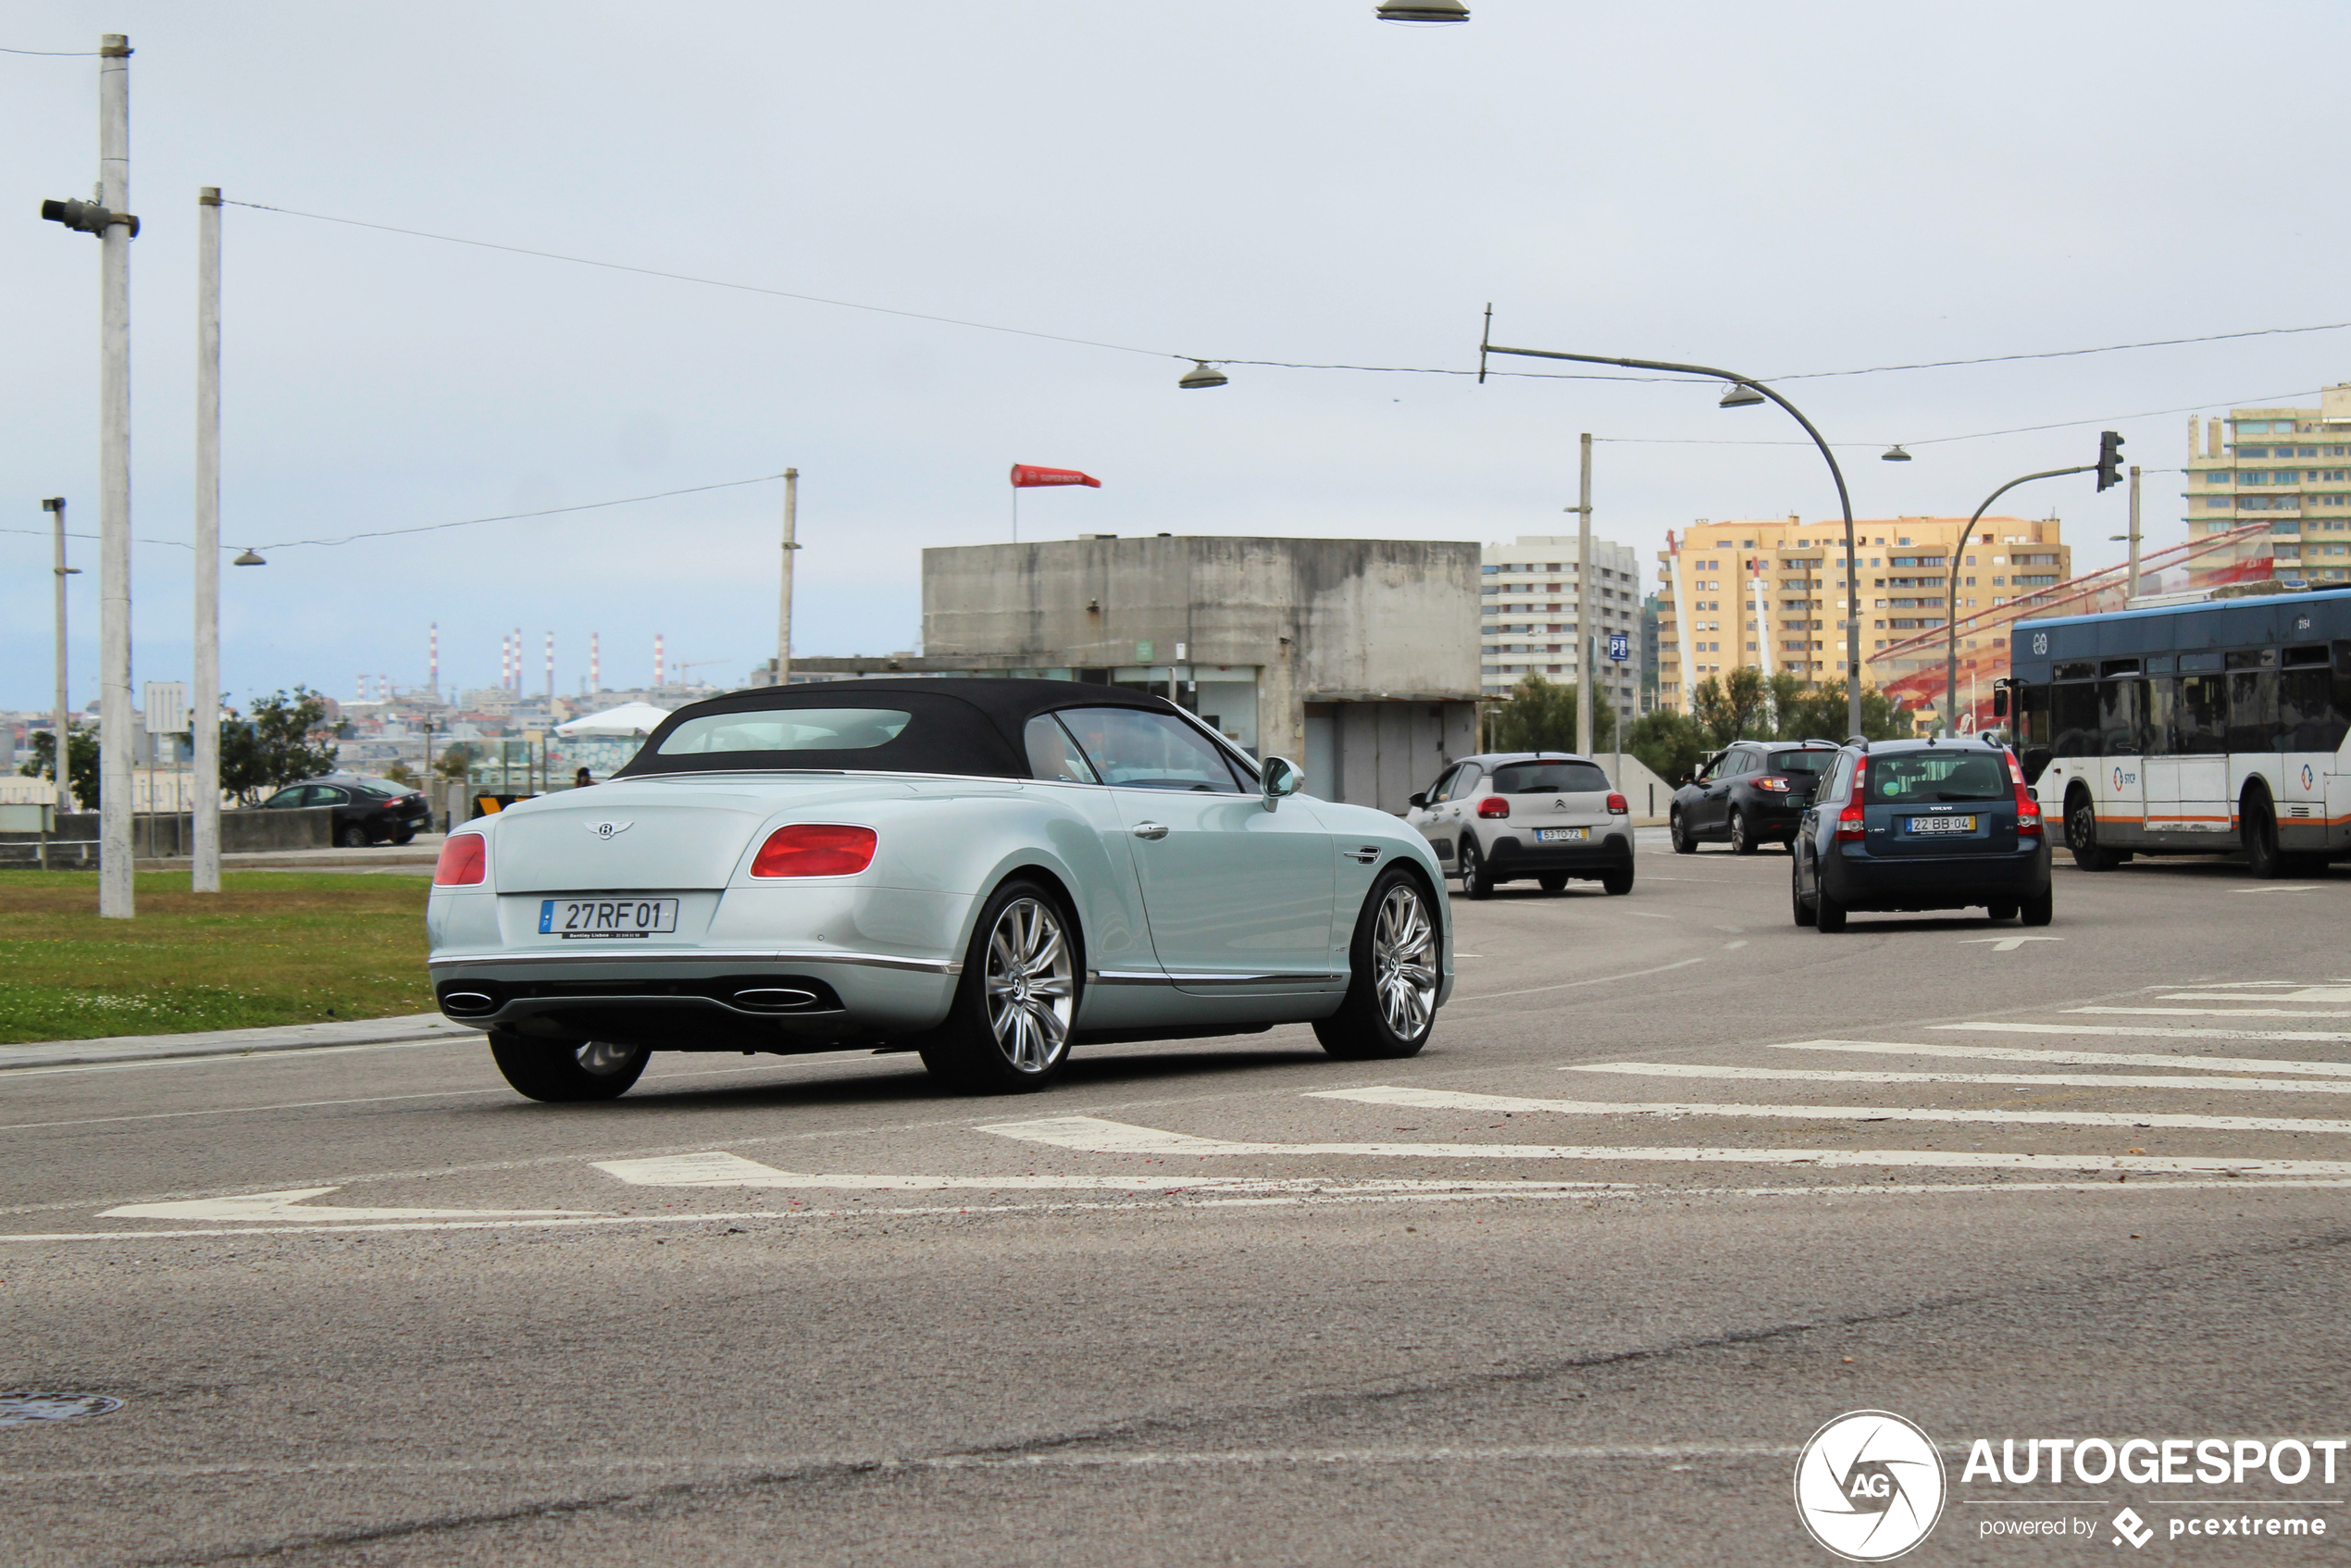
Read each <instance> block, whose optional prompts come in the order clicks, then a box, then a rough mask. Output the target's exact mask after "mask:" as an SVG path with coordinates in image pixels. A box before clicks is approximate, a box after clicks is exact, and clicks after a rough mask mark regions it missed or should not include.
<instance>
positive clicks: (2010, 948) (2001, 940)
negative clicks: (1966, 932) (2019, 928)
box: [1960, 937, 2065, 952]
mask: <svg viewBox="0 0 2351 1568" xmlns="http://www.w3.org/2000/svg"><path fill="white" fill-rule="evenodd" d="M1960 940H1962V941H1969V942H1990V943H1991V944H1992V951H1993V952H2015V951H2016V950H2017V949H2019V948H2021V947H2022V946H2023V945H2024V944H2025V943H2027V942H2061V941H2063V940H2065V939H2064V938H2063V937H1963V938H1961V939H1960Z"/></svg>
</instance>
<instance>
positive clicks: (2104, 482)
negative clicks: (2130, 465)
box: [2098, 430, 2122, 490]
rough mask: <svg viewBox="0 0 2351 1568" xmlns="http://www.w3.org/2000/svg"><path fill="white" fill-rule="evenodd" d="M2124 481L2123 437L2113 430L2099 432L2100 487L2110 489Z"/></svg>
mask: <svg viewBox="0 0 2351 1568" xmlns="http://www.w3.org/2000/svg"><path fill="white" fill-rule="evenodd" d="M2121 482H2122V438H2121V436H2120V435H2117V434H2116V433H2115V432H2114V431H2112V430H2100V431H2099V432H2098V488H2099V489H2100V490H2110V489H2112V488H2113V487H2114V486H2116V485H2119V484H2121Z"/></svg>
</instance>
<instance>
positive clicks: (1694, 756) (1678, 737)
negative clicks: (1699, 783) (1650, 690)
mask: <svg viewBox="0 0 2351 1568" xmlns="http://www.w3.org/2000/svg"><path fill="white" fill-rule="evenodd" d="M1624 749H1625V750H1626V751H1628V752H1630V753H1633V755H1634V756H1636V757H1637V758H1638V759H1639V760H1640V763H1641V765H1642V766H1644V767H1646V768H1648V770H1649V771H1650V772H1651V773H1654V774H1656V775H1657V776H1658V777H1659V778H1662V779H1664V780H1665V781H1666V782H1667V783H1669V784H1679V783H1680V782H1681V781H1682V780H1683V779H1685V778H1688V777H1689V776H1690V775H1691V774H1693V773H1696V772H1697V771H1698V764H1700V763H1701V762H1704V761H1705V760H1706V753H1709V752H1710V751H1712V750H1713V749H1714V748H1713V747H1711V746H1710V745H1708V744H1707V738H1706V734H1705V732H1704V730H1703V729H1701V728H1699V725H1698V721H1697V720H1696V719H1694V718H1692V717H1690V716H1688V715H1687V714H1681V713H1675V712H1673V711H1672V710H1671V709H1667V708H1660V709H1658V710H1656V711H1655V712H1653V713H1646V714H1643V715H1642V716H1640V717H1639V718H1637V719H1635V720H1634V721H1633V726H1632V728H1631V729H1629V730H1628V731H1626V733H1625V739H1624Z"/></svg>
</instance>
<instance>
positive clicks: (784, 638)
mask: <svg viewBox="0 0 2351 1568" xmlns="http://www.w3.org/2000/svg"><path fill="white" fill-rule="evenodd" d="M1013 493H1014V495H1015V496H1017V495H1018V494H1019V493H1020V492H1018V491H1014V492H1013ZM799 529H800V470H799V469H797V468H786V469H785V470H784V592H783V612H782V615H781V617H780V619H779V620H778V623H777V629H776V684H777V685H778V686H788V685H790V683H791V553H792V552H793V551H795V550H797V549H799V548H800V541H799V540H798V539H797V538H796V537H795V535H797V533H798V532H799Z"/></svg>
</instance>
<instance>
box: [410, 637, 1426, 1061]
mask: <svg viewBox="0 0 2351 1568" xmlns="http://www.w3.org/2000/svg"><path fill="white" fill-rule="evenodd" d="M1303 782H1304V777H1303V775H1302V774H1300V771H1299V770H1298V768H1297V767H1296V766H1295V765H1292V764H1290V763H1289V762H1287V761H1286V760H1284V759H1283V758H1280V757H1271V758H1268V759H1266V760H1265V761H1264V762H1263V764H1259V763H1257V762H1254V761H1252V760H1250V758H1249V757H1248V756H1247V755H1245V754H1244V753H1240V752H1238V751H1237V750H1235V749H1234V748H1233V747H1232V746H1230V745H1229V744H1227V743H1226V742H1225V740H1224V738H1223V737H1222V736H1220V735H1218V734H1217V733H1215V731H1214V730H1213V729H1211V728H1209V727H1208V726H1206V725H1203V724H1201V723H1200V722H1199V721H1198V720H1197V719H1195V718H1194V717H1193V716H1191V715H1189V714H1188V713H1185V712H1184V711H1183V710H1182V709H1180V708H1177V707H1176V706H1175V705H1174V704H1172V703H1167V702H1164V701H1163V700H1161V699H1160V698H1157V697H1152V696H1146V695H1143V694H1141V693H1138V692H1134V691H1123V690H1120V689H1117V688H1113V687H1106V686H1095V685H1087V684H1079V683H1076V682H1070V681H1057V680H990V679H964V680H923V679H906V680H859V681H837V682H827V683H824V684H821V685H809V686H799V687H791V688H789V689H784V690H777V689H775V688H768V689H765V690H753V691H740V692H734V693H731V694H729V695H727V696H723V697H716V698H713V699H711V700H710V701H708V702H703V703H694V704H693V705H691V706H690V707H685V708H681V709H679V710H678V712H677V713H675V714H672V715H671V716H669V718H668V719H667V720H666V721H665V722H664V723H663V725H662V726H661V728H659V729H657V730H656V731H654V733H653V737H652V738H651V739H650V740H647V741H646V742H645V746H644V749H643V750H642V751H641V752H640V753H638V754H637V756H636V758H635V759H634V760H633V761H631V762H630V763H629V764H628V766H626V767H624V768H622V769H621V770H620V771H619V772H618V773H617V774H616V775H615V776H614V777H613V778H612V780H611V781H610V782H609V783H605V784H602V785H598V786H595V787H594V788H591V789H587V790H573V791H568V792H566V793H564V794H560V795H554V796H548V797H542V798H541V799H538V800H533V801H526V802H523V803H520V804H517V805H516V806H513V807H511V808H509V809H508V810H506V811H504V812H501V813H499V814H497V815H493V816H489V817H485V818H482V819H481V820H479V821H477V822H473V823H470V824H467V825H466V827H465V828H461V829H460V830H458V831H457V832H454V833H453V834H451V835H450V837H449V840H448V843H447V845H446V846H445V847H444V848H443V850H442V855H441V863H440V865H439V866H438V867H437V868H436V869H435V871H434V873H433V890H432V898H431V902H430V903H429V907H428V910H427V913H426V916H425V918H426V926H427V930H428V933H429V938H430V940H431V949H432V952H431V958H430V961H429V962H430V964H431V967H432V977H433V989H434V994H435V996H436V998H437V999H438V1001H439V1002H440V1004H441V1009H442V1012H443V1013H444V1014H447V1015H448V1016H449V1017H450V1018H451V1019H452V1020H454V1021H455V1022H457V1023H461V1024H466V1025H468V1026H470V1027H475V1028H479V1029H484V1030H487V1031H488V1032H489V1035H490V1049H491V1053H492V1054H493V1055H494V1056H495V1058H496V1059H497V1063H498V1066H499V1069H500V1071H502V1072H503V1073H504V1075H505V1077H506V1081H507V1082H508V1083H510V1084H512V1085H514V1087H515V1088H516V1089H519V1090H520V1091H521V1092H522V1093H524V1094H527V1095H529V1096H530V1097H532V1098H533V1099H538V1100H600V1099H609V1098H611V1097H612V1096H615V1095H617V1094H620V1093H623V1092H625V1091H626V1090H627V1089H628V1086H629V1085H630V1084H632V1083H634V1082H635V1081H636V1079H637V1076H638V1075H639V1074H640V1073H641V1072H642V1071H644V1066H645V1062H646V1059H647V1057H648V1055H649V1054H650V1053H651V1052H655V1051H728V1052H787V1053H790V1052H816V1051H834V1050H840V1049H843V1048H845V1047H851V1046H866V1047H881V1048H898V1049H904V1050H912V1051H919V1052H921V1053H922V1059H923V1063H924V1065H925V1066H927V1068H929V1070H930V1071H931V1072H932V1074H934V1075H935V1076H938V1077H940V1078H942V1079H944V1080H946V1081H948V1082H949V1083H952V1084H954V1085H956V1086H958V1087H960V1088H964V1089H976V1090H982V1091H1000V1092H1001V1091H1006V1090H1020V1089H1040V1088H1042V1087H1044V1086H1045V1085H1046V1084H1048V1083H1050V1082H1051V1080H1052V1079H1053V1077H1054V1076H1056V1075H1057V1074H1058V1073H1059V1072H1060V1071H1061V1069H1062V1067H1063V1066H1064V1064H1066V1063H1067V1061H1068V1060H1069V1052H1070V1050H1071V1048H1072V1047H1073V1046H1079V1045H1087V1044H1093V1043H1108V1042H1113V1041H1120V1040H1146V1039H1188V1038H1193V1037H1201V1036H1220V1035H1235V1034H1249V1033H1253V1032H1257V1031H1261V1030H1263V1029H1267V1028H1271V1027H1273V1026H1274V1025H1275V1024H1286V1023H1312V1025H1313V1026H1314V1032H1315V1034H1316V1035H1317V1036H1318V1037H1319V1038H1320V1039H1321V1040H1322V1042H1323V1046H1324V1048H1325V1050H1326V1051H1328V1052H1330V1053H1331V1054H1332V1055H1334V1056H1339V1057H1345V1058H1349V1059H1351V1060H1361V1059H1367V1058H1375V1057H1395V1056H1410V1055H1412V1053H1413V1052H1417V1051H1419V1050H1420V1049H1421V1047H1422V1045H1423V1044H1424V1043H1425V1042H1426V1041H1427V1039H1428V1037H1429V1031H1430V1028H1431V1027H1432V1026H1433V1025H1434V1024H1435V1022H1436V1017H1437V1008H1438V1007H1439V1006H1441V1005H1443V1003H1444V1002H1445V1000H1446V998H1447V996H1448V994H1449V991H1450V989H1451V987H1452V970H1453V962H1452V930H1451V922H1450V919H1449V915H1448V912H1447V908H1446V902H1445V896H1444V893H1443V891H1442V889H1443V888H1444V880H1443V877H1444V873H1443V871H1442V870H1441V869H1440V868H1439V867H1438V866H1437V863H1436V861H1435V860H1434V859H1433V858H1432V857H1431V854H1430V852H1429V848H1428V844H1427V840H1425V839H1424V838H1423V837H1422V836H1421V835H1420V834H1419V833H1417V832H1415V831H1413V830H1412V828H1408V827H1406V826H1405V825H1404V824H1403V823H1401V822H1399V821H1398V820H1397V819H1396V818H1395V817H1392V816H1390V815H1387V813H1385V812H1380V811H1375V810H1372V809H1370V808H1368V807H1364V806H1350V805H1334V804H1331V803H1328V802H1325V801H1318V800H1315V799H1313V798H1312V797H1311V796H1308V795H1305V794H1303V793H1301V792H1300V786H1301V785H1302V784H1303Z"/></svg>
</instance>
